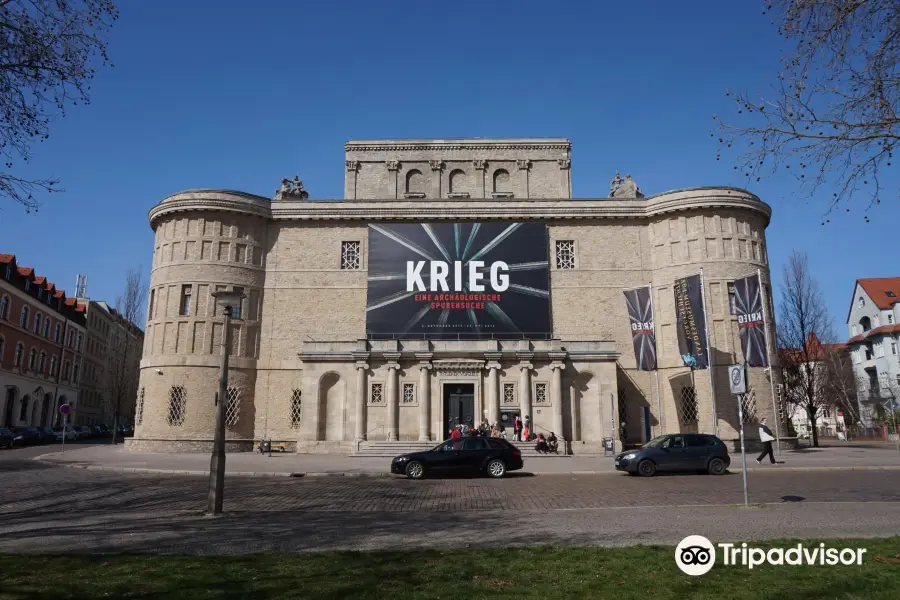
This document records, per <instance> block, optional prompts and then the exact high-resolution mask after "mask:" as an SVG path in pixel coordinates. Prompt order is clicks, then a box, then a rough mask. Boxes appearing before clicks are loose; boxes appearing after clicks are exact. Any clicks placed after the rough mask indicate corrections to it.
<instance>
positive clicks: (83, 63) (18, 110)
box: [0, 0, 119, 211]
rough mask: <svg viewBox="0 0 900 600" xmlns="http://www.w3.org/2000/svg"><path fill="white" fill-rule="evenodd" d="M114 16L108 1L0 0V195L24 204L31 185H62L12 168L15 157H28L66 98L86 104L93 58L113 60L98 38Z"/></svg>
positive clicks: (37, 188)
mask: <svg viewBox="0 0 900 600" xmlns="http://www.w3.org/2000/svg"><path fill="white" fill-rule="evenodd" d="M118 16H119V11H118V9H117V8H116V5H115V4H114V3H113V1H112V0H5V1H4V2H0V157H2V159H3V163H4V164H3V167H2V171H0V195H3V196H6V197H7V198H9V199H10V200H12V201H13V202H15V203H18V204H21V205H22V206H24V207H25V210H26V211H30V210H36V209H37V207H38V206H39V202H38V200H37V199H36V198H35V197H34V194H35V193H36V192H59V191H62V190H61V189H59V188H58V187H56V186H57V184H58V183H59V181H58V180H57V179H56V178H53V177H50V178H38V179H32V178H25V177H21V176H18V175H15V174H14V173H13V172H12V169H13V167H14V164H15V161H16V160H21V161H22V162H25V163H27V162H29V160H30V159H31V145H32V143H33V142H35V141H43V140H46V139H47V138H48V137H49V136H50V122H51V121H52V120H53V119H54V118H56V117H58V116H65V109H66V107H67V106H68V105H70V104H71V105H78V104H79V103H80V104H89V103H90V96H89V92H90V85H89V84H90V81H91V79H93V78H94V74H95V69H94V68H93V67H92V66H91V65H92V64H93V63H94V61H95V59H96V58H97V57H99V59H100V62H101V63H102V64H103V65H107V64H109V65H110V66H112V63H110V61H109V57H108V55H107V52H106V42H105V41H104V39H103V37H104V36H105V34H106V33H107V32H108V31H109V29H110V28H111V27H112V25H113V23H114V22H115V20H116V19H117V18H118Z"/></svg>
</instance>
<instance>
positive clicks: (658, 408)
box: [647, 283, 665, 436]
mask: <svg viewBox="0 0 900 600" xmlns="http://www.w3.org/2000/svg"><path fill="white" fill-rule="evenodd" d="M647 288H648V289H649V293H650V315H651V316H652V317H653V358H654V360H653V363H654V365H656V368H655V369H653V375H654V377H656V420H657V421H658V422H659V431H658V432H657V433H656V435H657V436H660V435H665V427H663V418H662V398H661V397H660V395H659V350H658V349H657V346H656V306H655V305H654V304H653V283H648V284H647Z"/></svg>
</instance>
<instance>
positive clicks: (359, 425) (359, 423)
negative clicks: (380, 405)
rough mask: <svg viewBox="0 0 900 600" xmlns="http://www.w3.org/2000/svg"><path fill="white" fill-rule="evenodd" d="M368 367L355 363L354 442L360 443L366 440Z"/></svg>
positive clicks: (364, 364)
mask: <svg viewBox="0 0 900 600" xmlns="http://www.w3.org/2000/svg"><path fill="white" fill-rule="evenodd" d="M368 369H369V365H368V364H367V363H364V362H358V363H356V441H357V442H362V441H364V440H365V439H366V404H368V402H367V400H368V398H367V396H368V394H367V393H366V392H367V391H368V390H367V389H366V381H367V375H368Z"/></svg>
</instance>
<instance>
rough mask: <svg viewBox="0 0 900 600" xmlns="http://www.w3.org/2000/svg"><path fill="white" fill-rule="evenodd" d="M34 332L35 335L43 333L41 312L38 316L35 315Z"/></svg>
mask: <svg viewBox="0 0 900 600" xmlns="http://www.w3.org/2000/svg"><path fill="white" fill-rule="evenodd" d="M34 332H35V333H40V332H41V313H40V312H38V313H37V314H35V315H34Z"/></svg>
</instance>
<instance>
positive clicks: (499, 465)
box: [487, 458, 506, 479]
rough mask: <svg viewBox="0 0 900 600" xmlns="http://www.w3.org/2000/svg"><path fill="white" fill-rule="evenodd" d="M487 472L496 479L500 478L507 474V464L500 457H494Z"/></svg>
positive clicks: (488, 465)
mask: <svg viewBox="0 0 900 600" xmlns="http://www.w3.org/2000/svg"><path fill="white" fill-rule="evenodd" d="M487 474H488V475H490V476H491V477H493V478H494V479H499V478H501V477H503V476H504V475H506V464H505V463H504V462H503V461H502V460H500V459H499V458H495V459H493V460H492V461H491V462H489V463H488V464H487Z"/></svg>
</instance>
